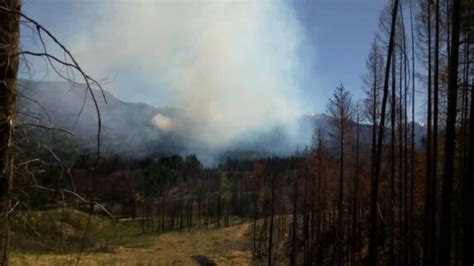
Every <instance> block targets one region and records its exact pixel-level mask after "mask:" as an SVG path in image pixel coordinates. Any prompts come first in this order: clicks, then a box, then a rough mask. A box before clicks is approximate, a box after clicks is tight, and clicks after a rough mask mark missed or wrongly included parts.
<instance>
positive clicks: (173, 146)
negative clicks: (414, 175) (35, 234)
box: [18, 80, 425, 161]
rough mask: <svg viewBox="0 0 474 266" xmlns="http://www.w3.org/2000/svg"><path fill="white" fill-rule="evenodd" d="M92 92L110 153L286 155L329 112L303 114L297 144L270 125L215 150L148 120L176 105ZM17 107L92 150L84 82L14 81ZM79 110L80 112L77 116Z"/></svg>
mask: <svg viewBox="0 0 474 266" xmlns="http://www.w3.org/2000/svg"><path fill="white" fill-rule="evenodd" d="M94 94H95V96H96V97H97V99H98V105H99V108H100V113H101V118H102V128H103V130H102V137H101V146H102V147H103V152H104V153H109V154H122V155H124V156H129V157H144V156H158V155H166V154H185V153H187V154H189V153H195V154H198V157H200V159H203V160H204V161H206V160H207V161H212V160H215V158H221V159H223V158H222V156H236V157H239V156H240V155H245V156H248V157H252V156H265V155H272V154H276V155H281V154H290V153H293V152H295V151H296V149H297V146H300V147H301V149H303V148H304V146H308V145H310V144H311V136H312V134H313V132H314V130H315V129H317V128H320V129H322V131H323V133H324V134H326V136H329V135H328V128H330V117H329V116H328V115H326V114H310V115H302V116H301V117H300V118H299V119H298V121H295V122H296V123H295V124H296V125H297V129H296V131H297V132H298V137H297V141H296V143H295V141H294V140H292V141H289V138H290V136H288V133H287V132H286V130H285V127H286V125H275V126H274V127H273V128H271V129H269V130H267V131H265V132H263V133H262V132H260V133H258V134H250V133H249V134H248V135H250V136H251V137H249V136H248V135H247V136H246V137H242V138H238V139H236V140H235V141H233V143H231V144H230V145H229V147H227V148H226V149H225V150H219V151H215V150H211V149H210V148H209V147H206V146H205V145H203V144H201V143H198V142H197V141H196V140H193V139H192V135H189V136H181V135H176V134H173V133H172V132H166V131H164V130H161V129H160V128H159V127H157V126H156V125H155V124H154V123H153V118H154V117H155V116H156V115H158V114H160V115H163V116H166V117H170V118H173V117H176V116H178V115H179V114H180V112H182V110H181V109H179V108H175V107H164V108H156V107H153V106H150V105H147V104H144V103H131V102H125V101H122V100H120V99H118V98H116V97H115V96H114V95H113V94H112V93H110V92H107V91H104V94H105V97H106V99H107V104H106V103H105V102H104V100H103V99H102V95H101V93H100V92H99V91H95V93H94ZM83 104H84V106H83ZM18 110H19V120H23V121H29V122H32V123H33V122H34V123H37V121H36V120H35V121H33V120H32V118H30V117H29V116H25V115H22V114H25V113H26V114H34V115H35V116H37V117H40V118H41V120H42V121H41V123H42V124H48V125H54V126H57V127H60V128H66V129H69V130H71V131H74V132H75V134H76V139H77V142H78V143H80V144H81V149H83V150H84V152H92V151H93V150H94V149H95V144H96V137H97V135H96V134H97V114H96V110H95V107H94V105H93V102H92V99H91V96H90V93H86V88H85V86H84V85H81V84H74V85H71V84H70V83H67V82H54V81H42V82H38V81H30V80H19V97H18ZM81 110H82V112H81V115H80V116H78V113H79V112H80V111H81ZM415 125H416V126H415V135H416V143H417V145H418V146H419V145H421V143H422V137H423V136H424V132H425V129H424V127H422V126H421V125H419V124H415ZM360 130H361V131H360V133H361V142H362V143H370V141H371V132H372V129H371V125H364V124H361V127H360ZM293 138H294V137H293ZM205 157H209V158H205ZM210 157H214V158H210Z"/></svg>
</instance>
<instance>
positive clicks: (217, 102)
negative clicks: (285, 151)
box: [72, 0, 307, 148]
mask: <svg viewBox="0 0 474 266" xmlns="http://www.w3.org/2000/svg"><path fill="white" fill-rule="evenodd" d="M94 7H95V8H97V9H98V10H97V11H96V13H97V14H99V15H100V17H99V18H97V23H95V26H94V27H93V28H88V29H86V30H83V31H81V32H80V33H79V34H77V35H76V36H75V38H74V42H73V43H74V45H73V46H74V47H73V48H72V50H73V51H75V53H76V54H77V55H78V56H77V57H78V59H79V61H80V62H81V63H82V64H83V65H84V68H85V69H88V70H89V71H90V72H91V73H93V74H94V76H99V77H114V76H117V75H120V76H124V77H126V78H129V79H131V80H133V81H134V82H135V83H136V84H137V88H140V90H138V89H137V91H136V92H134V91H133V89H134V88H128V90H129V91H128V93H141V94H146V97H148V98H150V97H151V98H152V97H156V105H161V106H165V105H166V106H178V107H180V108H182V109H183V112H182V114H181V115H180V116H178V117H174V118H170V117H166V116H163V115H157V116H155V118H154V119H153V123H154V124H155V125H156V126H157V127H159V128H161V129H163V130H167V131H175V132H176V133H178V134H181V135H185V134H189V135H190V136H192V137H193V138H195V139H197V140H199V141H200V142H202V143H205V144H207V145H209V146H210V147H216V148H222V147H225V146H226V145H228V144H229V143H230V142H232V141H233V140H235V139H236V138H238V137H239V136H241V135H242V134H245V133H246V132H255V131H264V130H267V129H270V128H271V127H272V126H274V125H277V124H286V125H290V122H291V121H294V120H295V119H296V117H297V116H298V115H301V114H302V113H303V110H302V106H301V105H302V104H301V102H302V99H300V92H301V88H300V84H299V83H298V81H299V79H298V77H299V74H300V73H301V72H304V71H305V70H306V66H305V65H303V64H302V63H301V62H302V61H304V60H300V57H301V56H304V53H305V52H306V48H307V43H306V40H305V36H304V31H303V28H302V25H301V24H300V22H299V21H298V19H297V17H296V14H295V11H294V10H293V9H292V7H291V6H290V4H289V3H288V2H286V1H280V0H275V1H265V0H257V1H245V0H242V1H226V0H223V1H151V0H149V1H146V0H135V1H132V0H130V1H113V2H112V1H104V2H102V4H97V6H95V5H94ZM117 80H120V79H117ZM112 81H113V79H112ZM112 86H117V87H120V86H121V84H120V83H119V82H115V83H114V82H112V83H111V84H110V87H112ZM142 88H143V89H142ZM145 88H153V89H145ZM123 90H124V88H122V91H123ZM141 90H143V91H141ZM162 95H168V96H167V97H166V99H162V98H161V99H160V98H159V96H162ZM119 97H122V98H123V96H122V95H119ZM125 100H126V99H125ZM287 130H288V131H292V130H294V128H292V127H289V128H287ZM291 133H294V132H291ZM295 134H296V133H295Z"/></svg>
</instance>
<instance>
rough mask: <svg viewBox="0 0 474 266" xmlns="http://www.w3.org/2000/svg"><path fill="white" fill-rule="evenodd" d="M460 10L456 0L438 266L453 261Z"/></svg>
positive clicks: (449, 76) (453, 12) (459, 4)
mask: <svg viewBox="0 0 474 266" xmlns="http://www.w3.org/2000/svg"><path fill="white" fill-rule="evenodd" d="M460 11H461V0H453V5H452V25H451V27H452V36H451V38H452V39H451V53H450V56H449V64H448V113H447V121H446V141H445V146H444V170H443V180H442V184H441V213H440V228H442V230H440V238H439V249H438V265H450V261H451V259H450V256H451V215H452V213H451V197H452V189H453V174H454V151H455V138H456V114H457V89H458V84H457V80H458V63H459V28H460ZM471 226H472V225H471Z"/></svg>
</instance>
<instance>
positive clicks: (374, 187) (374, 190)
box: [369, 0, 399, 266]
mask: <svg viewBox="0 0 474 266" xmlns="http://www.w3.org/2000/svg"><path fill="white" fill-rule="evenodd" d="M398 2H399V1H398V0H394V3H393V7H392V22H391V29H390V38H389V43H388V50H387V61H386V65H385V79H384V88H383V96H382V111H381V116H380V126H379V132H378V133H379V134H378V140H377V149H376V157H375V169H374V178H373V179H372V180H371V189H370V221H369V225H370V229H369V265H370V266H375V265H377V201H378V192H379V179H380V171H381V160H382V144H383V138H384V129H385V112H386V108H387V98H388V80H389V73H390V63H391V59H392V52H393V46H394V35H395V24H396V21H397V14H398Z"/></svg>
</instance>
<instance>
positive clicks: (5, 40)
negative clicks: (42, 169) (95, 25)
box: [0, 0, 21, 265]
mask: <svg viewBox="0 0 474 266" xmlns="http://www.w3.org/2000/svg"><path fill="white" fill-rule="evenodd" d="M0 7H1V8H6V9H9V10H20V7H21V5H20V1H19V0H3V1H1V2H0ZM19 21H20V16H19V15H18V14H16V13H6V12H2V11H0V171H1V172H0V252H1V255H0V256H1V257H0V265H8V264H9V242H10V241H9V240H10V225H9V220H10V217H9V216H10V215H9V213H10V209H11V201H10V195H11V188H12V182H13V143H14V123H15V103H16V93H17V72H18V57H17V56H16V55H17V53H18V49H19V25H20V24H19Z"/></svg>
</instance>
